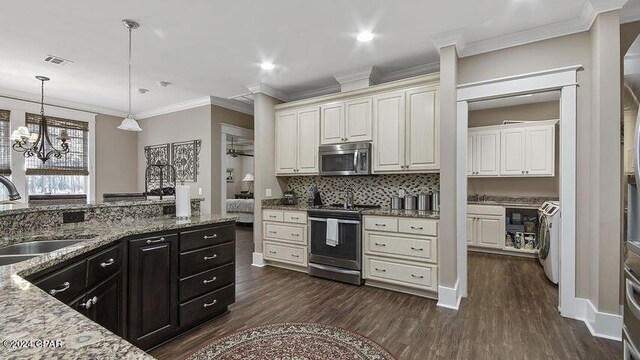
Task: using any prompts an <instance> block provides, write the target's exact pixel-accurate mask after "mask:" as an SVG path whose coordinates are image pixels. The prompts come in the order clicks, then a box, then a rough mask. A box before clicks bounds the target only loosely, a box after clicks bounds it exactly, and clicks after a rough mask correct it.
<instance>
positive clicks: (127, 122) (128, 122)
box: [118, 19, 142, 131]
mask: <svg viewBox="0 0 640 360" xmlns="http://www.w3.org/2000/svg"><path fill="white" fill-rule="evenodd" d="M122 24H124V26H125V27H126V28H128V29H129V112H128V113H127V117H126V118H124V119H123V120H122V123H120V126H118V129H120V130H127V131H142V128H141V127H140V125H139V124H138V122H137V121H136V119H134V118H133V115H132V114H131V31H133V29H137V28H138V27H140V24H138V23H137V22H135V21H133V20H127V19H124V20H122Z"/></svg>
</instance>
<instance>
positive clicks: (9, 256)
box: [0, 239, 85, 266]
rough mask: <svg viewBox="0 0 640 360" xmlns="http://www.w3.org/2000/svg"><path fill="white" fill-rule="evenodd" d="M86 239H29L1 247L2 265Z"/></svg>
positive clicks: (0, 257) (0, 260)
mask: <svg viewBox="0 0 640 360" xmlns="http://www.w3.org/2000/svg"><path fill="white" fill-rule="evenodd" d="M83 240H85V239H69V240H42V241H29V242H25V243H22V244H14V245H9V246H5V247H3V248H0V266H3V265H9V264H15V263H17V262H20V261H24V260H27V259H30V258H32V257H36V256H38V255H42V254H46V253H48V252H51V251H55V250H58V249H62V248H64V247H67V246H71V245H73V244H77V243H79V242H81V241H83Z"/></svg>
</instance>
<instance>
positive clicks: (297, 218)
mask: <svg viewBox="0 0 640 360" xmlns="http://www.w3.org/2000/svg"><path fill="white" fill-rule="evenodd" d="M291 218H292V219H293V220H300V218H299V217H297V216H292V217H291Z"/></svg>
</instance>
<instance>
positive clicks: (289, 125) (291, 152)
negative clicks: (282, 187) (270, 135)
mask: <svg viewBox="0 0 640 360" xmlns="http://www.w3.org/2000/svg"><path fill="white" fill-rule="evenodd" d="M297 153H298V119H297V114H296V111H295V110H294V111H283V112H278V113H276V174H293V173H294V172H295V171H296V154H297Z"/></svg>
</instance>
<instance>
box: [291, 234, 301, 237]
mask: <svg viewBox="0 0 640 360" xmlns="http://www.w3.org/2000/svg"><path fill="white" fill-rule="evenodd" d="M291 236H296V237H297V236H300V234H291Z"/></svg>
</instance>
